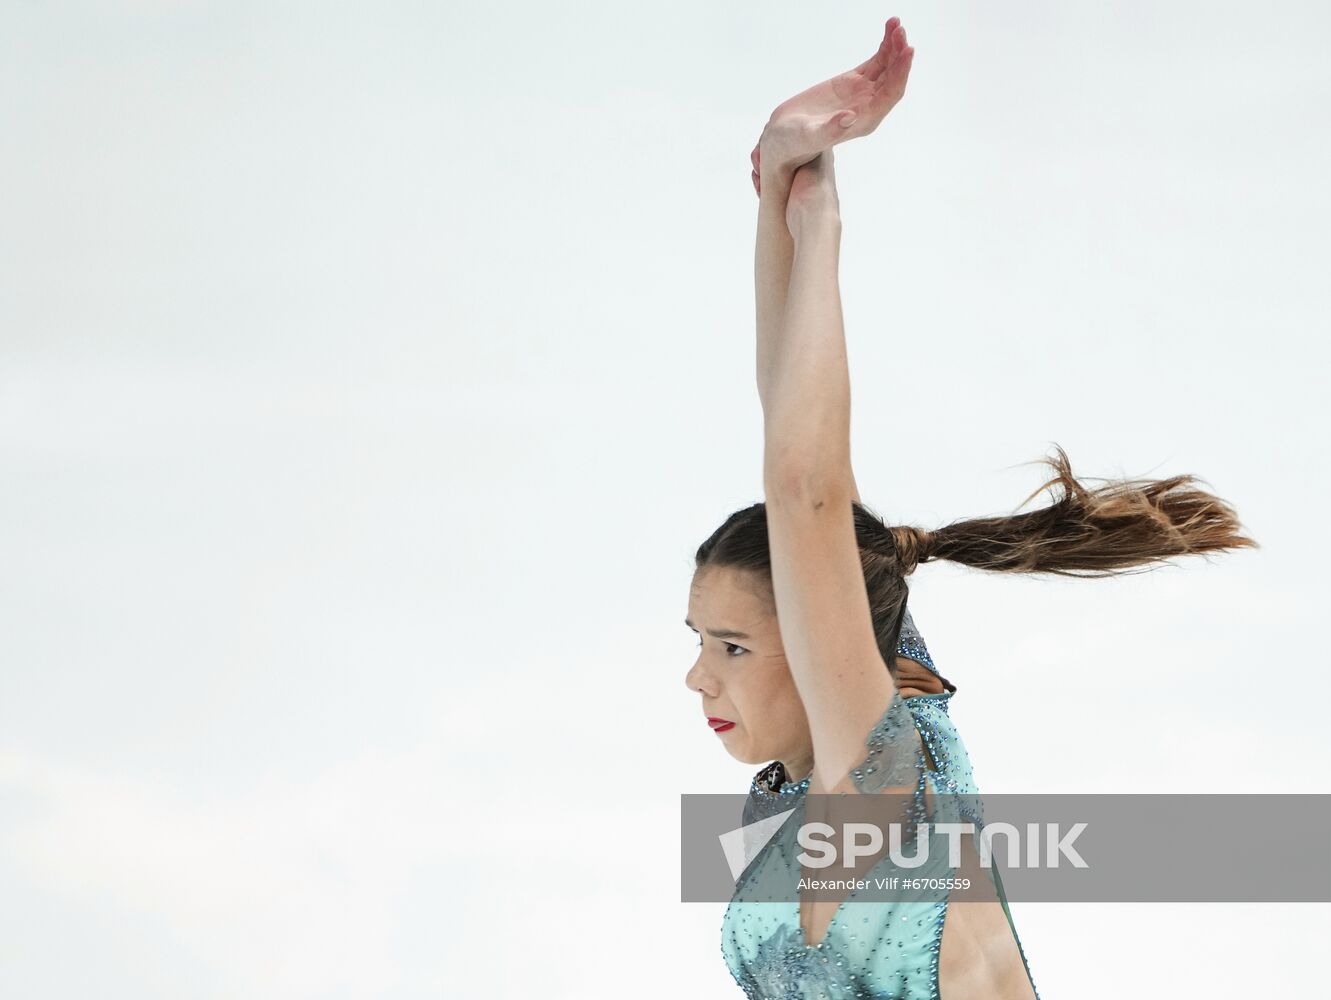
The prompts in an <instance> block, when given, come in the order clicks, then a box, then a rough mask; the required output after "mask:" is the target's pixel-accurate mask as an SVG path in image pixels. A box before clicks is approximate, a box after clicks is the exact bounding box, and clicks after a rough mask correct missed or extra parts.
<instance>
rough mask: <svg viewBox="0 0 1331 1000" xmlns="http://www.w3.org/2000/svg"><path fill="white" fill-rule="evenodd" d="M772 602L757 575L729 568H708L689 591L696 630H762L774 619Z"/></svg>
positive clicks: (690, 607) (691, 615)
mask: <svg viewBox="0 0 1331 1000" xmlns="http://www.w3.org/2000/svg"><path fill="white" fill-rule="evenodd" d="M770 602H771V599H770V597H769V596H768V594H767V588H766V586H765V585H764V582H763V581H762V580H761V579H760V578H759V577H758V575H757V574H755V573H751V572H749V571H747V570H739V569H734V568H732V567H729V566H707V567H704V568H703V569H701V570H699V571H698V572H697V573H696V574H694V577H693V583H692V585H691V586H690V587H689V618H690V620H691V621H692V622H693V624H694V627H696V628H702V627H703V626H704V625H709V626H712V627H714V628H715V627H718V626H722V625H724V626H726V627H730V628H744V627H745V626H748V627H750V628H759V627H761V626H762V625H763V624H764V623H765V622H767V620H768V619H770V618H771V617H772V612H771V603H770Z"/></svg>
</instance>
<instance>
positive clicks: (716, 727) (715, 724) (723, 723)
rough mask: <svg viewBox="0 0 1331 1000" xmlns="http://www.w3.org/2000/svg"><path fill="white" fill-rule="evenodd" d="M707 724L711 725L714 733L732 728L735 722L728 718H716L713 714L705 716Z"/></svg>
mask: <svg viewBox="0 0 1331 1000" xmlns="http://www.w3.org/2000/svg"><path fill="white" fill-rule="evenodd" d="M707 724H708V725H709V726H711V727H712V732H714V733H724V732H725V731H726V730H727V729H734V728H735V724H734V723H733V722H731V721H730V720H729V719H718V718H716V717H715V716H712V715H709V716H707Z"/></svg>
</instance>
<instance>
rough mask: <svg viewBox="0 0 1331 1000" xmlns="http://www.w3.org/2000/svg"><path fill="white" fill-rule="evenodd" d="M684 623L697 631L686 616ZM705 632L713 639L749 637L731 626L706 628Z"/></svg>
mask: <svg viewBox="0 0 1331 1000" xmlns="http://www.w3.org/2000/svg"><path fill="white" fill-rule="evenodd" d="M684 624H685V625H687V626H688V627H689V628H691V629H693V631H695V632H696V631H698V629H697V628H696V627H695V626H694V624H693V622H691V621H689V620H688V619H687V618H685V619H684ZM707 634H708V635H710V636H711V637H712V638H713V639H747V638H749V637H748V636H747V635H745V634H744V633H743V632H736V631H735V630H734V629H733V628H709V629H708V630H707Z"/></svg>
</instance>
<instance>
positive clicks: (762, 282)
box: [750, 142, 860, 502]
mask: <svg viewBox="0 0 1331 1000" xmlns="http://www.w3.org/2000/svg"><path fill="white" fill-rule="evenodd" d="M761 148H762V144H761V142H760V143H759V145H758V146H755V147H754V149H753V152H752V153H751V154H750V160H751V162H752V163H753V177H754V187H755V188H756V189H757V191H758V232H757V238H756V239H755V241H754V243H755V249H754V266H753V272H754V291H755V296H754V297H755V302H756V310H755V311H756V316H755V320H756V327H757V331H758V337H757V347H758V350H757V355H758V357H757V362H758V398H759V400H760V401H761V403H762V406H763V410H764V412H765V411H766V410H767V405H768V398H769V395H770V388H769V387H770V386H771V382H772V370H773V362H774V353H775V351H776V347H777V344H778V343H779V341H780V339H781V329H782V328H783V327H784V325H785V320H786V299H787V291H788V289H789V287H790V272H791V262H792V259H793V258H794V255H795V240H794V238H793V237H792V236H791V235H790V227H789V225H788V223H787V222H786V207H787V204H788V202H789V198H790V188H791V183H792V181H793V179H794V176H795V169H794V168H792V167H789V166H786V165H782V164H772V163H769V164H768V166H767V167H766V168H764V167H763V164H762V158H761ZM828 155H829V156H830V155H831V152H830V150H829V154H828ZM760 177H761V178H762V181H761V183H759V178H760ZM846 472H847V475H848V476H849V478H850V496H851V499H852V500H855V501H857V502H858V501H859V499H860V494H859V488H858V487H857V485H856V483H855V474H854V473H853V472H852V471H851V470H850V467H849V465H847V468H846Z"/></svg>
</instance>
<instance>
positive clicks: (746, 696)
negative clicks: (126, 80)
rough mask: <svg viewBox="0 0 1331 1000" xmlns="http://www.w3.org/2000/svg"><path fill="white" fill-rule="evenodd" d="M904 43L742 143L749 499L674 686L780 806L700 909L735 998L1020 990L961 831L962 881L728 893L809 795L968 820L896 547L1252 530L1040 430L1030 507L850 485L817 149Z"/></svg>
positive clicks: (938, 552)
mask: <svg viewBox="0 0 1331 1000" xmlns="http://www.w3.org/2000/svg"><path fill="white" fill-rule="evenodd" d="M913 56H914V50H913V49H912V48H911V47H910V46H909V45H907V44H906V35H905V31H904V30H903V29H902V28H901V26H900V23H899V20H898V19H897V18H895V17H894V18H892V19H891V20H890V21H888V22H887V26H886V31H885V33H884V37H883V40H882V42H881V44H880V45H879V47H878V50H877V51H876V52H875V53H874V55H873V56H872V57H871V58H870V59H868V60H867V61H866V62H864V63H863V64H861V65H860V66H858V67H856V68H855V69H853V70H851V71H850V72H848V73H845V74H842V75H841V76H838V77H834V78H833V79H831V80H828V81H826V82H824V83H822V84H819V85H818V86H816V87H813V88H811V89H809V90H807V91H804V92H803V93H801V94H799V95H797V96H796V97H794V98H791V99H790V100H789V101H786V102H785V103H784V104H781V105H780V106H778V107H777V109H776V110H775V111H774V112H773V114H772V116H771V119H770V120H769V122H768V123H767V125H766V127H765V129H764V131H763V134H762V137H761V139H760V141H759V144H758V147H757V148H756V149H755V150H754V151H753V153H752V157H751V159H752V162H753V167H754V171H753V178H752V179H753V184H754V187H755V189H756V190H757V191H758V196H759V208H758V230H757V250H756V254H755V286H756V293H757V310H756V313H757V339H758V342H757V370H758V393H759V398H760V402H761V404H762V409H763V430H764V438H765V440H764V450H763V486H764V496H765V502H764V503H758V504H754V505H753V506H751V507H748V508H746V509H743V510H739V511H736V512H735V513H734V514H732V515H731V516H730V517H728V518H727V519H726V521H725V523H723V524H722V525H721V526H720V527H719V528H718V529H717V530H716V531H715V532H714V533H713V534H712V535H711V537H710V538H708V539H707V540H706V541H705V542H704V543H703V544H702V545H701V546H700V547H699V549H698V551H697V553H696V557H695V562H696V570H695V573H694V576H693V581H692V585H691V589H690V595H689V610H688V618H687V620H686V624H687V625H688V626H689V627H690V628H692V629H693V630H694V631H696V632H697V633H698V634H699V638H700V642H699V646H700V647H701V652H700V654H699V656H698V659H697V661H696V662H695V663H694V664H693V667H692V668H691V669H690V670H689V672H688V675H687V677H686V683H687V684H688V686H689V688H690V689H691V690H694V691H697V692H699V693H700V694H701V696H702V708H703V714H704V715H706V716H707V717H708V722H709V725H711V727H712V728H713V729H714V731H715V732H716V733H717V734H718V736H719V738H720V739H721V741H722V743H723V745H724V746H725V748H726V750H727V751H728V752H729V753H730V754H731V755H732V756H734V757H736V758H737V759H739V760H742V761H745V762H746V763H752V764H758V763H760V762H764V761H767V762H770V763H768V764H767V765H766V766H765V767H763V768H762V769H761V770H760V771H759V772H758V773H757V775H756V776H755V778H754V780H753V783H752V785H751V786H750V791H749V800H748V806H747V807H746V810H745V818H746V822H751V821H753V820H755V819H760V818H762V817H764V816H769V815H774V814H776V813H780V812H785V811H787V810H791V809H793V810H794V813H793V815H792V816H791V817H788V819H787V821H786V822H785V823H784V824H783V825H782V826H781V827H780V828H779V830H778V831H777V833H776V834H775V835H774V836H773V837H772V839H771V840H770V841H769V842H768V843H767V844H766V845H765V846H764V847H763V849H762V850H761V851H760V852H759V853H758V854H757V856H756V857H755V858H754V859H753V860H752V862H751V863H750V864H749V866H748V867H747V868H746V869H745V872H744V873H743V874H742V875H741V877H740V879H739V881H738V882H737V884H736V892H735V896H734V898H733V899H732V901H731V904H730V906H729V908H728V909H727V910H726V914H725V918H724V922H723V926H722V954H723V956H724V958H725V960H726V963H727V965H728V966H729V967H730V970H731V973H732V974H733V975H734V977H735V980H736V982H737V983H738V984H739V985H740V987H741V988H742V989H743V991H744V993H745V994H746V995H747V996H748V997H752V998H769V1000H775V998H781V1000H841V998H849V997H855V998H887V997H891V998H910V1000H920V998H934V1000H937V998H939V997H940V996H941V997H942V998H943V1000H963V998H972V997H974V998H979V997H983V998H986V1000H995V998H999V1000H1018V998H1020V1000H1030V998H1033V997H1034V998H1038V994H1037V993H1036V990H1035V985H1034V981H1033V979H1032V977H1031V974H1030V971H1029V968H1028V966H1027V964H1026V957H1025V955H1024V953H1023V952H1022V949H1021V946H1020V943H1019V940H1018V937H1017V934H1016V930H1015V927H1014V926H1013V924H1012V920H1011V917H1010V913H1009V911H1008V906H1007V899H1006V897H1005V896H1004V894H1003V890H1002V885H1001V881H1000V880H999V879H998V875H997V869H987V868H981V867H980V866H979V865H978V860H977V855H976V847H975V843H974V836H973V835H972V834H968V835H965V836H964V837H963V838H962V841H963V845H964V846H963V865H962V868H961V870H957V871H953V870H951V869H947V868H944V869H943V870H937V869H933V870H931V872H930V873H931V874H942V875H944V876H946V875H968V876H970V877H971V878H972V880H973V881H972V884H975V885H979V886H981V887H982V888H984V887H988V888H985V890H984V891H983V892H980V893H979V894H978V895H976V896H968V897H967V898H966V899H965V900H962V899H958V898H956V895H955V894H953V893H950V892H948V891H943V892H941V893H936V894H935V896H934V897H932V898H929V899H927V900H925V901H923V902H921V901H916V900H907V899H892V900H888V901H884V902H879V901H870V900H861V899H854V898H851V897H854V896H855V895H856V894H857V893H856V892H855V891H851V892H850V893H849V895H846V894H844V893H843V894H842V896H843V898H842V899H839V900H838V899H828V898H817V899H814V898H805V894H804V893H803V892H801V893H799V898H798V900H797V901H790V900H789V896H787V897H785V899H784V900H782V901H776V902H772V901H755V900H754V899H753V896H754V895H761V894H760V893H757V892H750V891H749V890H751V889H753V888H754V887H756V886H759V885H761V884H764V880H766V879H770V878H771V877H772V876H773V875H774V874H775V875H778V876H780V875H790V874H791V873H792V872H794V873H797V874H805V871H804V869H802V868H801V866H800V864H799V862H798V860H796V859H797V856H798V855H799V854H800V852H801V848H800V847H799V846H798V845H797V844H796V843H795V842H794V840H793V836H794V834H793V831H795V830H797V829H798V827H799V825H800V823H801V822H802V821H803V820H804V818H805V809H804V807H805V805H806V803H808V802H809V801H810V799H811V796H813V795H815V794H818V795H819V801H829V800H830V801H836V800H835V799H834V798H823V796H822V795H821V794H820V793H834V795H836V794H840V795H841V796H845V795H847V794H850V795H851V796H852V797H853V796H855V795H865V794H882V793H896V794H898V795H900V796H902V801H903V802H905V803H907V804H908V805H909V806H910V807H911V808H912V810H913V811H912V812H911V813H910V815H913V816H915V817H916V818H917V819H919V818H927V819H932V820H936V819H938V818H940V817H939V815H938V813H939V811H940V806H941V804H942V803H944V802H945V801H946V800H949V799H950V800H956V801H959V802H961V803H963V805H962V806H960V807H958V809H957V810H956V811H955V812H954V813H953V814H952V815H953V816H954V817H960V818H962V819H967V820H970V821H972V822H976V823H977V827H976V828H977V829H978V824H979V823H982V822H983V819H982V815H981V812H980V809H979V807H978V805H976V804H974V803H973V800H972V799H970V798H968V797H967V796H968V795H969V794H973V793H977V792H978V789H976V787H975V785H974V782H973V780H972V777H971V770H970V762H969V759H968V757H967V754H966V750H965V746H964V744H963V743H962V741H961V739H960V737H959V735H958V734H957V731H956V729H955V727H954V726H953V725H952V722H951V720H950V719H949V717H948V714H947V706H948V701H949V699H950V698H951V697H952V694H953V693H954V692H955V691H956V685H954V684H952V683H951V682H950V681H948V680H946V679H944V678H943V677H942V676H941V674H940V673H939V672H938V670H937V668H936V667H935V665H934V663H933V661H932V659H931V658H930V656H929V653H928V650H927V648H926V647H925V645H924V641H923V638H922V637H921V636H920V635H919V633H918V632H917V631H916V629H915V627H914V624H913V622H912V621H911V617H910V615H909V613H908V612H907V610H906V599H907V586H906V577H907V576H909V575H910V573H911V572H912V571H913V570H914V569H915V567H916V566H917V565H918V564H919V563H922V562H927V561H929V560H936V559H949V560H952V561H953V562H958V563H961V564H963V565H966V566H972V567H975V568H977V569H986V570H993V571H998V572H1009V573H1057V574H1063V575H1068V576H1107V575H1112V574H1114V573H1117V572H1124V571H1130V570H1131V568H1132V567H1146V566H1148V565H1149V564H1152V563H1158V562H1162V561H1164V560H1167V559H1168V558H1169V557H1171V556H1177V555H1184V554H1190V553H1206V552H1212V551H1220V550H1225V549H1232V548H1238V547H1242V546H1253V545H1255V544H1256V543H1254V542H1253V541H1252V540H1251V539H1249V538H1246V537H1244V536H1243V535H1241V534H1240V533H1239V524H1238V521H1237V519H1236V517H1235V514H1234V512H1233V510H1232V509H1231V508H1230V507H1229V506H1227V505H1226V504H1225V503H1224V502H1223V501H1222V500H1220V499H1218V498H1216V497H1214V496H1212V495H1210V494H1208V493H1205V492H1202V491H1200V490H1197V489H1195V488H1192V487H1191V486H1190V484H1192V483H1194V482H1196V479H1195V477H1193V476H1187V475H1181V476H1175V477H1172V478H1169V479H1164V480H1129V481H1117V482H1106V483H1104V485H1101V486H1100V487H1098V488H1095V489H1091V488H1087V487H1086V486H1085V485H1083V484H1082V483H1081V482H1079V481H1078V480H1077V479H1076V478H1074V476H1073V474H1072V470H1071V467H1070V465H1069V462H1068V458H1067V456H1066V454H1064V453H1063V451H1062V449H1061V448H1060V449H1057V456H1056V457H1055V458H1050V459H1046V460H1045V461H1046V463H1047V464H1049V465H1050V466H1052V468H1053V471H1054V477H1053V478H1052V479H1050V480H1048V481H1047V482H1046V483H1044V484H1043V486H1041V487H1040V489H1043V488H1045V487H1049V486H1054V485H1057V486H1059V487H1061V488H1062V496H1061V497H1057V498H1056V502H1054V503H1053V504H1052V505H1051V506H1049V507H1046V508H1044V509H1040V510H1035V511H1031V512H1028V513H1024V514H1020V515H1017V514H1014V515H1010V516H1002V517H986V518H978V519H973V520H966V521H958V522H953V523H951V524H948V525H945V526H943V527H941V528H938V529H935V530H933V531H927V530H924V529H921V528H917V527H913V526H904V525H903V526H889V525H887V524H885V523H884V522H883V521H882V520H881V519H880V518H879V517H878V516H877V515H875V514H873V513H872V512H871V511H870V510H869V509H868V508H866V507H865V506H863V505H862V504H861V503H860V498H859V495H858V492H857V490H856V486H855V477H854V475H853V473H852V471H851V463H850V391H849V374H848V371H847V364H846V349H845V342H844V333H843V329H842V318H841V306H840V293H839V290H838V284H837V280H838V279H837V267H838V255H839V243H840V232H841V224H840V214H839V212H840V208H839V203H838V198H837V192H836V186H835V180H834V177H833V157H832V149H831V147H832V146H833V145H835V144H837V143H840V142H844V141H845V140H847V139H849V138H853V137H857V136H862V135H867V134H869V133H871V132H873V131H874V129H876V128H877V127H878V125H879V124H880V123H881V122H882V120H883V119H884V117H885V116H886V115H887V113H888V112H889V111H890V110H891V109H892V107H893V106H894V105H895V104H896V103H897V101H899V100H900V99H901V97H902V95H903V93H904V92H905V86H906V78H907V76H908V74H909V73H910V67H911V61H912V57H913ZM1038 492H1039V490H1037V491H1036V493H1038ZM1031 496H1035V494H1034V493H1033V494H1031ZM1029 499H1030V497H1027V500H1029ZM843 801H844V800H843ZM878 801H880V802H882V801H888V800H878ZM966 803H969V804H966ZM921 809H923V811H922V812H921V811H920V810H921ZM819 815H820V816H821V815H823V813H821V812H820V813H819ZM910 828H911V829H918V828H917V827H910ZM935 851H936V852H937V854H938V855H941V856H942V857H943V858H946V854H947V852H946V847H945V845H944V846H943V847H942V849H939V846H938V845H936V844H935V845H931V846H930V853H929V857H930V858H931V859H932V858H933V857H935V856H936V855H935ZM880 856H881V854H880ZM931 863H932V862H931ZM827 872H828V870H826V869H824V870H821V871H812V870H809V871H808V872H807V874H808V875H809V876H810V877H819V876H824V877H826V876H827ZM855 874H856V875H860V874H861V873H860V872H856V873H855ZM905 874H908V875H919V874H920V870H919V869H916V870H913V871H908V872H905ZM766 884H769V885H770V884H771V883H770V882H767V883H766ZM785 884H786V885H787V886H793V885H794V884H795V881H794V879H793V878H792V879H790V880H789V881H787V882H786V883H785ZM769 898H770V897H769ZM949 904H951V905H949Z"/></svg>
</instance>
